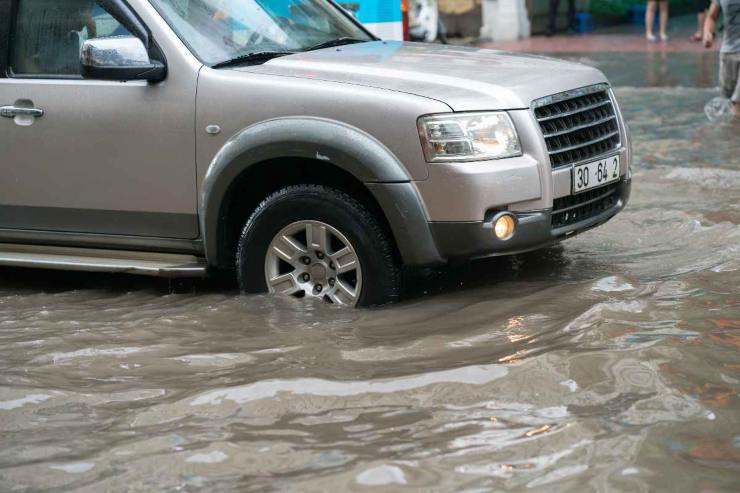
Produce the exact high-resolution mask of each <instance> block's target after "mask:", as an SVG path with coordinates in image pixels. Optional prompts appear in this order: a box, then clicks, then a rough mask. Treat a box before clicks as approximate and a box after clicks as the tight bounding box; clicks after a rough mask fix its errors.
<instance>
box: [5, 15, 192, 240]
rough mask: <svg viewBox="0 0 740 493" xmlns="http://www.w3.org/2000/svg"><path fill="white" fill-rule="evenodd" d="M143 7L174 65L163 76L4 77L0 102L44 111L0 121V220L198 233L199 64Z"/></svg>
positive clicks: (15, 225)
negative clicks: (158, 79)
mask: <svg viewBox="0 0 740 493" xmlns="http://www.w3.org/2000/svg"><path fill="white" fill-rule="evenodd" d="M132 3H134V4H136V3H138V4H142V5H143V4H144V3H146V2H132ZM147 5H148V3H147ZM146 14H147V9H146V8H142V9H141V12H140V15H142V17H144V18H145V20H149V21H150V22H148V24H149V25H150V29H151V30H152V33H153V37H154V39H155V40H156V41H157V43H158V45H159V47H160V48H161V50H162V51H163V52H164V55H165V58H166V59H167V63H168V65H169V67H170V75H169V77H168V78H167V80H166V81H165V82H163V83H161V84H147V83H146V82H144V81H130V82H112V81H97V80H83V79H74V78H66V79H61V78H1V79H0V104H4V105H11V104H14V103H15V102H17V101H30V102H32V104H33V105H34V106H35V107H37V108H40V109H42V110H43V111H44V115H43V117H41V118H37V119H35V121H33V124H31V125H29V126H21V125H17V124H15V123H14V121H13V120H12V119H6V118H2V119H0V129H1V130H0V148H2V149H3V150H4V151H3V159H2V160H0V173H2V176H4V177H6V178H5V179H3V180H2V181H0V197H1V199H0V228H5V229H32V230H47V231H48V230H50V229H51V230H56V231H68V232H83V233H99V234H120V235H137V236H162V237H172V238H196V237H197V236H198V221H197V196H196V181H195V142H194V139H193V134H194V123H195V104H194V102H195V93H196V89H197V72H198V67H199V65H198V64H197V63H194V61H193V59H192V57H191V56H189V54H188V53H187V52H183V50H182V45H181V44H180V43H179V41H177V42H175V40H173V39H172V38H171V36H168V32H167V31H168V29H167V30H160V28H161V25H158V24H157V22H156V21H155V20H154V19H151V18H149V19H146ZM3 206H8V207H12V208H13V209H5V210H4V211H3V209H2V208H3ZM11 210H12V211H14V212H15V214H11ZM80 210H84V211H86V213H85V214H81V213H80ZM19 214H22V215H23V217H24V218H25V219H24V221H23V222H22V223H21V222H19V221H20V217H21V216H19ZM51 219H54V220H51Z"/></svg>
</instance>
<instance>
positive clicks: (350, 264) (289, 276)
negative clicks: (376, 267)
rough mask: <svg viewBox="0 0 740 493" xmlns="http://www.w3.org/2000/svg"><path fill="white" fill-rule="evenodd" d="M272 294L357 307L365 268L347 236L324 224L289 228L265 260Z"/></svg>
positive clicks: (301, 223)
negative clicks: (362, 266) (316, 299)
mask: <svg viewBox="0 0 740 493" xmlns="http://www.w3.org/2000/svg"><path fill="white" fill-rule="evenodd" d="M265 281H266V282H267V287H268V289H269V291H270V293H273V294H283V295H289V296H294V297H296V298H304V297H306V298H318V299H322V300H324V301H327V302H329V303H333V304H337V305H347V306H355V305H357V302H358V299H359V295H360V292H361V290H362V268H361V266H360V260H359V258H358V256H357V251H356V250H355V248H354V246H352V244H351V243H350V241H349V240H348V239H347V237H346V236H344V235H343V234H342V233H341V232H340V231H339V230H337V229H336V228H334V227H333V226H331V225H329V224H326V223H323V222H321V221H309V220H304V221H297V222H294V223H292V224H289V225H288V226H286V227H285V228H283V229H282V230H280V232H278V233H277V234H276V235H275V237H274V238H273V239H272V241H271V242H270V245H269V247H268V248H267V254H266V256H265Z"/></svg>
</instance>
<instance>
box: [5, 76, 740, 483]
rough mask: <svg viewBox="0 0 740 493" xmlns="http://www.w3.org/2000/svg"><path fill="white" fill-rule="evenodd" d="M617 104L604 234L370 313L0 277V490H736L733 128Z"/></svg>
mask: <svg viewBox="0 0 740 493" xmlns="http://www.w3.org/2000/svg"><path fill="white" fill-rule="evenodd" d="M617 95H618V97H619V99H620V102H621V104H622V106H623V109H624V112H625V115H626V117H627V119H628V120H629V121H630V123H631V130H632V133H633V136H634V139H635V154H636V156H637V158H636V162H635V165H634V179H635V186H634V192H633V198H632V202H631V204H630V206H629V208H628V209H627V210H626V211H625V212H624V213H623V214H621V215H620V216H619V217H617V218H616V219H614V220H613V221H612V222H610V223H609V224H608V225H606V226H604V227H602V228H600V229H597V230H595V231H593V232H589V233H586V234H584V235H582V236H580V237H578V238H575V239H573V240H570V241H568V242H566V243H564V244H562V245H560V246H557V247H553V248H551V249H548V250H545V251H542V252H536V253H533V254H529V255H524V256H519V257H515V258H505V259H493V260H489V261H485V262H477V263H475V264H473V265H471V266H463V267H458V268H455V269H452V270H447V271H444V272H430V273H424V274H422V275H420V277H423V283H422V282H417V283H416V287H415V289H414V291H413V293H412V294H413V296H412V298H411V299H410V300H409V301H407V302H405V303H403V304H400V305H398V306H395V307H392V308H388V309H383V310H374V311H351V310H343V309H338V308H335V307H331V306H327V305H322V304H304V303H302V302H297V301H296V300H292V299H275V298H268V297H261V296H257V297H240V296H236V295H235V294H234V292H233V286H232V285H231V284H225V285H223V284H219V283H216V282H209V283H195V284H189V283H183V284H178V285H174V286H169V285H168V283H167V282H166V281H161V280H151V279H139V278H134V277H125V276H109V275H89V274H74V273H54V272H32V271H22V270H10V269H4V270H0V433H1V434H2V443H3V446H2V447H1V448H0V490H2V491H10V490H12V489H13V488H19V489H21V490H24V489H31V490H41V489H45V488H51V487H53V489H55V490H65V489H81V490H88V491H102V490H124V489H132V490H175V489H178V490H185V491H198V490H202V491H222V490H232V491H233V490H240V491H242V490H243V491H250V490H251V491H257V490H260V491H261V490H286V489H292V490H298V491H325V490H346V489H351V490H369V489H382V490H387V489H404V488H408V489H411V490H420V489H422V490H438V491H459V490H468V491H481V490H490V489H507V488H512V489H519V488H521V489H536V490H542V491H552V490H561V491H572V490H574V489H588V490H598V491H604V490H624V491H647V490H650V489H658V490H661V491H679V490H682V491H697V490H703V491H720V490H732V489H733V488H735V487H736V486H737V484H738V477H739V474H740V473H739V472H738V471H739V469H740V413H739V412H738V411H739V409H740V402H738V391H739V389H740V357H739V356H738V354H739V352H738V351H739V350H740V297H739V296H738V284H739V283H738V281H739V280H740V277H739V276H738V269H739V268H740V252H739V250H740V227H739V226H738V225H739V224H740V159H739V158H738V156H740V139H738V138H737V136H738V132H739V131H740V128H739V127H737V126H735V125H736V124H734V123H711V122H709V121H707V120H706V118H705V116H704V113H703V107H704V104H705V102H706V101H708V100H709V99H710V98H711V97H712V96H714V92H713V91H711V90H703V89H673V90H656V89H625V90H619V91H617ZM417 281H418V280H417Z"/></svg>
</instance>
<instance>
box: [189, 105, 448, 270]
mask: <svg viewBox="0 0 740 493" xmlns="http://www.w3.org/2000/svg"><path fill="white" fill-rule="evenodd" d="M342 177H344V178H346V180H344V181H343V180H341V178H342ZM300 180H307V181H310V182H314V183H322V184H327V185H332V186H336V187H337V188H340V189H343V188H344V187H349V188H350V189H349V190H344V191H348V192H350V193H351V192H356V193H358V194H360V195H362V196H363V197H362V198H363V199H365V201H366V203H368V202H370V203H369V205H370V207H371V208H372V207H377V209H378V211H379V213H380V214H382V217H381V219H382V220H383V221H384V223H385V224H386V225H387V226H388V227H389V229H390V232H391V234H392V236H393V239H394V240H395V244H396V246H397V248H398V250H399V252H400V254H401V257H402V259H403V261H404V262H405V263H407V264H412V265H423V264H434V263H440V262H441V259H440V258H439V254H438V252H437V251H436V247H434V241H433V237H432V233H431V230H430V228H429V225H428V223H427V216H426V211H425V209H424V207H423V205H422V203H421V199H420V198H419V196H418V193H417V192H416V187H415V186H414V185H413V184H412V183H411V177H410V176H409V174H408V172H407V170H406V168H405V167H404V166H403V164H402V163H401V162H400V161H399V160H398V158H397V157H396V156H395V155H394V154H393V153H392V152H391V151H390V150H389V149H388V148H386V147H385V146H384V145H383V144H382V143H381V142H379V141H378V140H377V139H375V138H374V137H372V136H371V135H369V134H367V133H366V132H363V131H362V130H360V129H357V128H355V127H352V126H349V125H347V124H344V123H341V122H337V121H334V120H328V119H323V118H314V117H291V118H279V119H274V120H268V121H265V122H262V123H259V124H255V125H253V126H250V127H247V128H245V129H243V130H241V131H240V132H238V133H237V134H235V135H234V136H233V137H232V138H231V139H229V140H228V141H227V142H226V144H224V146H223V147H222V148H221V150H220V151H219V152H218V153H217V154H216V156H215V157H214V159H213V160H212V162H211V163H210V165H209V167H208V170H207V172H206V175H205V178H204V180H203V183H202V186H201V191H200V197H199V220H200V228H201V235H202V238H203V243H204V249H205V254H206V258H207V260H208V263H209V265H210V266H212V267H216V268H221V269H228V268H230V267H231V265H232V260H233V257H232V255H231V252H233V248H234V247H235V245H231V244H230V243H231V242H232V241H233V238H231V236H233V232H231V230H230V228H233V221H234V220H235V219H234V217H235V216H234V214H235V212H234V210H235V209H239V208H242V209H246V210H242V211H240V213H241V214H242V217H241V219H244V218H243V215H244V214H246V215H247V217H248V215H249V214H250V213H251V211H253V210H254V209H255V208H256V207H257V205H259V203H260V202H261V201H262V200H263V199H264V198H266V197H267V196H268V195H269V194H270V193H271V192H274V191H276V190H277V189H278V188H280V187H281V186H286V185H291V184H296V183H298V182H300ZM242 225H243V223H242ZM414 236H416V237H415V238H414ZM419 240H421V242H422V243H421V245H423V246H422V248H419V246H418V245H420V243H419Z"/></svg>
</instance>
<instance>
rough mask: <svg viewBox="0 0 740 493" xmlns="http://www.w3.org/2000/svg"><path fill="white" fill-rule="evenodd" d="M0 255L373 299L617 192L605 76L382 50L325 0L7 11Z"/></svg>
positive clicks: (523, 243)
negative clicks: (417, 273)
mask: <svg viewBox="0 0 740 493" xmlns="http://www.w3.org/2000/svg"><path fill="white" fill-rule="evenodd" d="M0 116H1V117H2V118H0V127H1V128H0V150H1V151H2V152H1V154H0V172H1V173H2V175H1V176H2V180H0V264H2V265H15V266H30V267H45V268H59V269H80V270H103V271H113V272H130V273H140V274H151V275H162V276H200V275H205V274H206V273H207V272H213V271H214V270H226V269H228V270H232V271H233V270H235V271H236V274H237V277H238V280H239V284H240V286H241V288H242V290H243V291H245V292H250V293H255V292H267V291H269V292H274V293H285V294H290V295H294V296H297V297H315V298H320V299H324V300H326V301H329V302H332V303H336V304H344V305H376V304H382V303H386V302H389V301H393V300H394V299H396V298H397V297H398V295H399V289H400V283H401V281H400V280H401V268H402V266H403V265H407V266H432V265H440V264H443V263H445V262H448V261H450V260H457V259H470V258H477V257H485V256H491V255H508V254H513V253H518V252H524V251H527V250H532V249H537V248H540V247H543V246H546V245H548V244H551V243H553V242H555V241H558V240H561V239H564V238H567V237H569V236H572V235H574V234H576V233H579V232H582V231H585V230H587V229H589V228H592V227H594V226H597V225H599V224H601V223H603V222H605V221H607V220H608V219H610V218H611V217H612V216H614V215H615V214H616V213H617V212H619V211H620V210H621V209H622V208H623V207H624V206H625V204H626V203H627V199H628V197H629V191H630V145H629V136H628V133H627V131H626V127H625V125H624V122H623V120H622V117H621V115H620V112H619V108H618V106H617V104H616V102H615V100H614V95H613V94H612V91H611V89H610V87H609V84H608V82H607V80H606V79H605V77H604V75H603V74H602V73H601V72H599V71H598V70H596V69H594V68H591V67H586V66H583V65H579V64H574V63H566V62H562V61H555V60H550V59H546V58H540V57H533V56H522V55H512V54H508V53H501V52H497V51H489V50H480V49H471V48H462V47H452V46H439V45H429V44H413V43H402V42H386V41H381V40H379V39H377V38H375V37H374V36H373V35H372V34H370V33H369V32H368V31H367V30H365V29H364V28H363V27H362V26H361V25H360V24H358V23H357V22H356V21H355V20H354V19H353V18H352V16H350V15H348V14H347V13H346V12H345V11H344V10H342V8H341V7H339V6H338V5H337V4H335V3H334V2H332V1H329V0H274V1H271V0H98V1H93V0H65V1H64V2H60V1H59V0H2V1H0Z"/></svg>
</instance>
